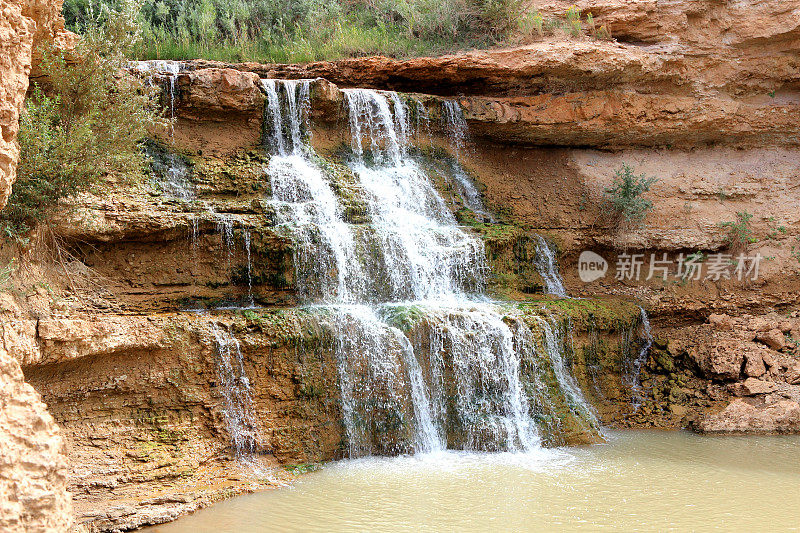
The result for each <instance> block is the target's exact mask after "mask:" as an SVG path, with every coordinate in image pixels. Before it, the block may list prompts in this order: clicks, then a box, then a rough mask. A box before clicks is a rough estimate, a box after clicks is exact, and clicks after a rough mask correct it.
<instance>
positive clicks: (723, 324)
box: [708, 314, 733, 331]
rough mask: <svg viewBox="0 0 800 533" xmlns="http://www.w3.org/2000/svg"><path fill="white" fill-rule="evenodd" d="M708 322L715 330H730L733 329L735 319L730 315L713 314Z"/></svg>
mask: <svg viewBox="0 0 800 533" xmlns="http://www.w3.org/2000/svg"><path fill="white" fill-rule="evenodd" d="M708 323H709V324H711V327H712V328H714V329H715V330H722V331H729V330H732V329H733V319H732V318H731V317H730V316H729V315H723V314H711V315H709V317H708Z"/></svg>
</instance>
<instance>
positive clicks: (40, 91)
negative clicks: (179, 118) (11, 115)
mask: <svg viewBox="0 0 800 533" xmlns="http://www.w3.org/2000/svg"><path fill="white" fill-rule="evenodd" d="M126 5H127V4H126V3H124V2H123V8H124V7H126ZM127 7H128V9H127V10H121V11H111V10H109V11H108V12H106V13H105V16H104V19H105V22H104V23H103V24H102V25H98V26H93V27H89V28H87V30H86V31H85V33H84V35H83V38H82V39H81V40H80V41H79V42H78V43H77V44H76V46H75V49H74V50H72V51H69V52H66V51H64V50H58V49H56V48H54V47H53V46H52V45H51V46H49V47H45V48H43V49H42V50H41V53H42V62H41V70H42V73H43V75H44V80H45V81H44V83H43V87H39V86H35V87H34V90H33V92H32V95H31V96H30V97H29V98H28V100H27V102H26V106H25V110H24V111H23V113H22V115H21V117H20V131H19V144H20V153H21V158H20V164H19V168H18V177H17V181H16V182H15V183H14V185H13V188H12V192H11V196H10V198H9V201H8V205H7V207H6V208H5V210H4V211H3V212H2V213H0V224H2V228H3V230H4V232H5V234H6V235H7V236H10V237H18V236H20V235H22V234H24V233H25V232H27V231H28V230H29V229H30V228H31V227H32V226H33V225H34V224H35V223H36V222H38V221H41V220H43V219H45V218H46V217H47V216H48V214H49V213H50V211H51V208H52V207H53V206H54V205H55V204H56V203H58V201H59V200H60V199H62V198H65V197H68V196H71V195H74V194H76V193H78V192H80V191H82V190H85V189H86V188H88V187H89V186H90V185H92V184H93V183H95V182H96V181H97V180H98V179H99V178H100V177H101V176H103V175H105V174H110V173H114V174H117V175H130V174H136V173H139V172H141V170H142V168H143V165H144V163H145V156H144V154H143V153H142V151H141V150H140V147H139V142H140V141H141V140H142V139H143V138H144V137H145V135H146V134H147V131H148V129H149V128H152V127H155V126H156V125H157V124H159V122H160V118H159V111H158V109H156V107H155V105H154V90H156V89H155V88H152V90H147V89H146V88H145V87H144V86H143V84H142V82H141V80H139V79H136V78H134V77H132V76H128V75H125V74H123V68H124V67H125V66H126V64H127V61H128V60H127V53H128V52H130V50H131V49H132V48H133V46H134V44H135V43H136V41H137V38H138V32H137V29H136V24H135V11H132V4H131V5H127Z"/></svg>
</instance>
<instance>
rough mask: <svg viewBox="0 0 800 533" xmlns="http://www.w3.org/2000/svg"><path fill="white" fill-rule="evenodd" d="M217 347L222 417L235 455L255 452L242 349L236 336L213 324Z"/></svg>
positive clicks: (255, 440)
mask: <svg viewBox="0 0 800 533" xmlns="http://www.w3.org/2000/svg"><path fill="white" fill-rule="evenodd" d="M211 332H212V334H213V335H214V343H215V345H216V349H217V357H218V358H217V375H218V377H219V389H220V391H221V392H222V396H223V398H224V401H225V409H224V410H223V416H224V417H225V426H226V427H227V428H228V433H229V434H230V438H231V447H232V448H233V451H234V454H235V455H236V456H237V457H242V456H244V455H247V454H250V453H252V452H254V451H255V448H256V443H257V436H258V425H257V423H256V420H255V416H254V415H253V411H254V407H253V397H252V394H251V392H250V380H249V379H248V378H247V373H246V372H245V369H244V359H243V357H242V349H241V346H240V345H239V341H238V340H236V337H234V336H233V335H231V334H230V333H229V332H227V331H226V330H224V329H222V328H221V327H220V326H218V325H216V324H212V325H211Z"/></svg>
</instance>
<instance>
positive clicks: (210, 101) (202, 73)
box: [177, 68, 264, 118]
mask: <svg viewBox="0 0 800 533" xmlns="http://www.w3.org/2000/svg"><path fill="white" fill-rule="evenodd" d="M177 85H178V90H179V98H178V105H179V106H180V108H181V109H182V110H183V111H184V112H189V113H190V114H194V115H198V116H200V115H203V117H204V118H205V117H206V116H207V115H211V116H216V115H219V114H230V113H236V114H257V115H260V114H261V113H262V112H263V108H264V95H263V93H262V92H261V80H260V78H259V77H258V75H257V74H254V73H252V72H242V71H239V70H234V69H230V68H206V69H200V70H192V71H189V72H183V73H181V74H179V75H178V80H177Z"/></svg>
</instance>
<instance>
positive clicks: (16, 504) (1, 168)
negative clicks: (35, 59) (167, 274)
mask: <svg viewBox="0 0 800 533" xmlns="http://www.w3.org/2000/svg"><path fill="white" fill-rule="evenodd" d="M62 28H63V21H62V20H61V2H59V1H47V0H29V1H24V2H10V1H6V0H2V1H0V208H2V207H4V206H5V204H6V201H7V199H8V195H9V194H10V193H11V186H12V184H13V183H14V179H15V177H16V166H17V162H18V159H19V150H18V147H17V144H16V135H17V132H18V128H19V125H18V120H19V113H20V110H21V108H22V103H23V100H24V98H25V93H26V91H27V90H28V74H29V73H30V69H31V58H32V55H33V53H34V50H35V48H36V47H37V46H38V45H39V44H40V43H43V42H45V41H46V40H49V39H53V38H54V37H55V34H56V32H57V31H59V30H60V29H62ZM3 336H4V337H5V336H6V325H5V324H4V327H3ZM7 350H8V346H5V347H3V348H0V404H2V409H0V413H1V414H0V449H1V450H2V451H0V529H2V530H3V531H19V532H23V531H25V532H33V531H42V532H45V531H66V530H67V529H68V528H69V526H70V524H71V523H72V516H71V504H70V499H69V495H68V494H67V492H66V463H65V459H64V455H63V453H64V445H63V442H62V440H61V436H60V435H59V430H58V427H57V426H56V423H55V422H54V421H53V418H52V417H51V416H50V414H49V413H48V412H47V409H46V407H45V405H44V404H43V403H42V401H41V399H40V397H39V395H38V394H37V393H36V392H35V391H34V390H33V388H31V387H30V386H29V385H27V384H26V383H25V382H24V380H23V375H22V372H21V371H20V367H19V362H18V360H17V359H16V358H15V357H16V356H17V354H16V353H14V351H13V350H12V351H11V352H10V353H9V352H8V351H7Z"/></svg>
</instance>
